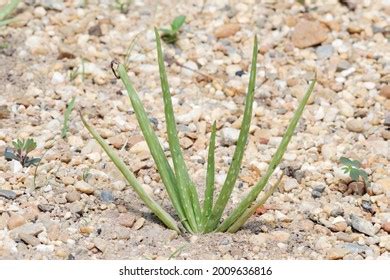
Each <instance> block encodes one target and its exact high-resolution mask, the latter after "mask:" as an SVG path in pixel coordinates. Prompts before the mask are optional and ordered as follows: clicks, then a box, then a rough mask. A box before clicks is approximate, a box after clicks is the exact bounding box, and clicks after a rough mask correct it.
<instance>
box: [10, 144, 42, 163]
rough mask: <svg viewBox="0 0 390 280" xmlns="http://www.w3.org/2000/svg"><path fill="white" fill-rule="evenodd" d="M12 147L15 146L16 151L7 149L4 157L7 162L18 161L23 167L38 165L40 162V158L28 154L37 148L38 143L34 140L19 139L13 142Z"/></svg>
mask: <svg viewBox="0 0 390 280" xmlns="http://www.w3.org/2000/svg"><path fill="white" fill-rule="evenodd" d="M12 145H13V146H14V149H11V148H7V149H6V150H5V152H4V157H5V158H6V159H7V160H13V159H14V160H17V161H19V162H20V163H21V165H22V166H23V167H29V166H30V165H36V164H37V163H38V162H39V161H40V158H33V157H29V156H28V154H29V153H30V152H32V151H33V150H35V148H36V147H37V143H36V142H35V141H34V140H33V139H31V138H28V139H27V140H20V139H17V140H15V141H12Z"/></svg>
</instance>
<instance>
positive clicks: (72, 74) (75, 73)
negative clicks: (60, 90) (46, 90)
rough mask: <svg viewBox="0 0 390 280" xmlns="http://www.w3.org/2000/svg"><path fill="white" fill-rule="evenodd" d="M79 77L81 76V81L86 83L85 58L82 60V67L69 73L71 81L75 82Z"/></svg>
mask: <svg viewBox="0 0 390 280" xmlns="http://www.w3.org/2000/svg"><path fill="white" fill-rule="evenodd" d="M80 68H81V69H80ZM79 75H81V81H83V82H84V80H85V66H84V58H82V59H81V66H77V67H76V68H75V69H73V70H72V71H70V72H69V80H70V81H71V82H73V81H74V80H75V79H76V78H77V77H78V76H79Z"/></svg>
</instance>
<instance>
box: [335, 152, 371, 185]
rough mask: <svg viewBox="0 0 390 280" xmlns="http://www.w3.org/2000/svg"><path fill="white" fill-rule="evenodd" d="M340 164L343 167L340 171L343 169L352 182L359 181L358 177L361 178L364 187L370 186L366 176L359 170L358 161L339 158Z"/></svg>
mask: <svg viewBox="0 0 390 280" xmlns="http://www.w3.org/2000/svg"><path fill="white" fill-rule="evenodd" d="M340 163H341V164H342V165H344V166H343V167H342V168H341V169H343V171H344V173H345V174H349V176H350V177H351V179H352V181H355V182H357V181H359V177H362V178H363V180H364V183H365V184H366V186H369V185H370V182H369V181H368V174H367V172H366V171H364V170H363V169H361V168H360V166H361V163H360V162H359V161H358V160H351V159H349V158H346V157H341V158H340Z"/></svg>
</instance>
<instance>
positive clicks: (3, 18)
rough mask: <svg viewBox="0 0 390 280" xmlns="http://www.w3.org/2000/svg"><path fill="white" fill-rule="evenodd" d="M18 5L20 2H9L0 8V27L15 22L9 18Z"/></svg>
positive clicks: (14, 0)
mask: <svg viewBox="0 0 390 280" xmlns="http://www.w3.org/2000/svg"><path fill="white" fill-rule="evenodd" d="M19 3H20V0H11V2H10V3H8V4H7V5H5V6H4V7H1V8H0V26H4V25H7V24H9V23H11V22H13V21H15V19H13V18H9V17H10V15H11V14H12V13H13V12H14V11H15V10H16V7H17V6H18V5H19Z"/></svg>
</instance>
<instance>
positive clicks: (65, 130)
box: [61, 97, 76, 138]
mask: <svg viewBox="0 0 390 280" xmlns="http://www.w3.org/2000/svg"><path fill="white" fill-rule="evenodd" d="M75 100H76V97H73V98H72V99H71V100H70V101H69V102H68V104H66V110H65V113H64V123H63V125H62V130H61V137H62V138H66V134H67V133H68V130H69V117H70V114H71V113H72V110H73V108H74V102H75Z"/></svg>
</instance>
